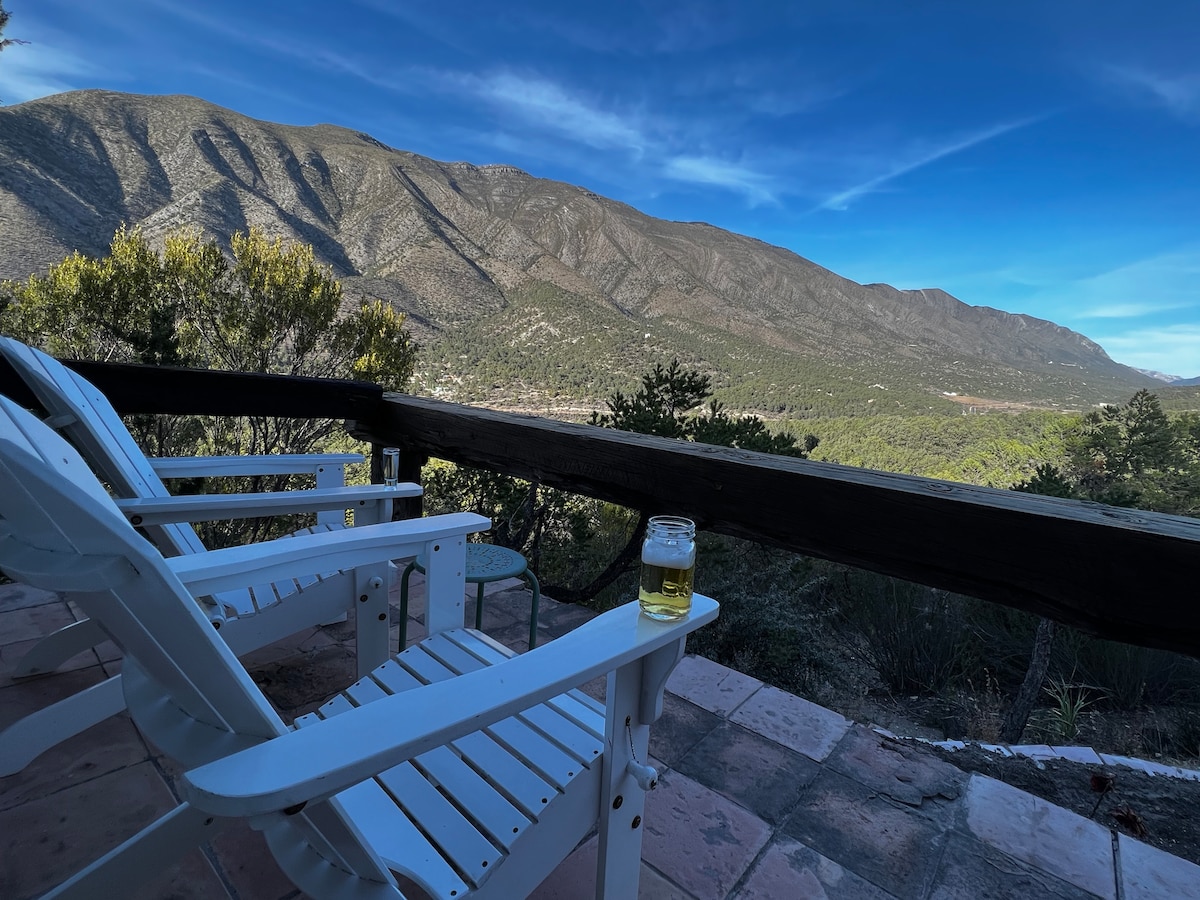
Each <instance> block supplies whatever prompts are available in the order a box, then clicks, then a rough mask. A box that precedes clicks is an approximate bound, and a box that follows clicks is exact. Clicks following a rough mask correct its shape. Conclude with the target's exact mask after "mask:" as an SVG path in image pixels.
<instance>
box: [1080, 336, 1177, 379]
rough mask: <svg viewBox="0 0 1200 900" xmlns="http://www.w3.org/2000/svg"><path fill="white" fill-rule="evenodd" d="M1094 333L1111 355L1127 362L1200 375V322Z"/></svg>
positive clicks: (1166, 370) (1143, 367) (1156, 369)
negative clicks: (1113, 332) (1167, 326)
mask: <svg viewBox="0 0 1200 900" xmlns="http://www.w3.org/2000/svg"><path fill="white" fill-rule="evenodd" d="M1091 337H1092V338H1093V339H1095V340H1096V342H1097V343H1099V344H1100V346H1102V347H1103V348H1104V349H1105V350H1106V351H1108V355H1109V356H1111V357H1112V358H1113V359H1115V360H1117V361H1118V362H1122V363H1125V365H1127V366H1137V367H1138V368H1140V369H1153V370H1154V371H1155V372H1165V373H1166V374H1168V375H1178V376H1181V377H1183V378H1194V377H1196V376H1197V375H1200V323H1197V322H1183V323H1179V324H1175V325H1172V326H1170V327H1169V328H1143V329H1138V330H1136V331H1123V332H1118V333H1115V334H1110V335H1109V334H1093V335H1091Z"/></svg>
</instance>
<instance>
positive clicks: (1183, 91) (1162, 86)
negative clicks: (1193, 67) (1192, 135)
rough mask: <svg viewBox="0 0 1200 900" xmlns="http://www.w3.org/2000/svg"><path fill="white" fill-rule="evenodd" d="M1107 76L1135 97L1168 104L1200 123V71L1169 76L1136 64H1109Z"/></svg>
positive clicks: (1182, 116) (1174, 111) (1179, 114)
mask: <svg viewBox="0 0 1200 900" xmlns="http://www.w3.org/2000/svg"><path fill="white" fill-rule="evenodd" d="M1104 75H1105V77H1106V78H1107V80H1109V81H1110V82H1112V83H1114V84H1116V85H1117V86H1118V87H1121V88H1123V89H1124V90H1126V91H1127V92H1129V93H1131V94H1132V95H1134V96H1135V97H1139V98H1144V99H1147V100H1150V101H1151V102H1152V103H1154V104H1155V105H1157V106H1162V107H1165V108H1166V109H1167V111H1168V112H1170V113H1171V114H1172V115H1174V116H1177V117H1178V118H1180V119H1183V120H1185V121H1188V122H1200V73H1188V74H1184V75H1179V76H1176V77H1170V76H1167V75H1163V74H1161V73H1158V72H1151V71H1150V70H1148V69H1142V68H1138V67H1136V66H1106V67H1105V68H1104Z"/></svg>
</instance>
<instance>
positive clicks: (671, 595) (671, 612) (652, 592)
mask: <svg viewBox="0 0 1200 900" xmlns="http://www.w3.org/2000/svg"><path fill="white" fill-rule="evenodd" d="M695 572H696V566H695V565H694V564H693V565H690V566H688V567H687V568H686V569H678V568H671V567H669V566H656V565H653V564H651V563H645V562H644V563H642V577H641V581H640V583H639V585H638V602H639V603H640V604H641V606H642V612H644V613H645V614H646V615H648V616H649V617H650V618H652V619H680V618H683V617H684V616H686V615H687V614H688V613H689V612H691V609H692V576H693V575H694V574H695Z"/></svg>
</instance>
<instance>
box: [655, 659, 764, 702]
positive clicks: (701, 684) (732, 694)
mask: <svg viewBox="0 0 1200 900" xmlns="http://www.w3.org/2000/svg"><path fill="white" fill-rule="evenodd" d="M760 687H762V682H761V681H759V680H758V679H757V678H751V677H750V676H749V675H743V674H742V673H741V672H738V671H737V670H735V669H730V668H728V667H726V666H723V665H721V664H720V663H715V662H713V661H712V660H711V659H705V658H704V657H703V656H685V657H684V658H683V659H681V660H680V661H679V665H677V666H676V667H675V671H674V672H672V673H671V677H670V678H669V679H668V680H667V690H668V691H670V692H671V693H673V694H677V695H679V696H680V697H683V698H684V699H685V700H690V701H691V702H692V703H695V704H696V705H697V706H699V707H701V708H702V709H707V710H708V711H709V712H714V713H716V714H717V715H719V716H728V715H729V714H730V713H731V712H733V711H734V710H735V709H737V708H738V707H739V706H740V705H741V704H742V703H744V702H745V701H746V699H747V698H749V697H750V695H751V694H753V693H754V692H755V691H757V690H758V689H759V688H760Z"/></svg>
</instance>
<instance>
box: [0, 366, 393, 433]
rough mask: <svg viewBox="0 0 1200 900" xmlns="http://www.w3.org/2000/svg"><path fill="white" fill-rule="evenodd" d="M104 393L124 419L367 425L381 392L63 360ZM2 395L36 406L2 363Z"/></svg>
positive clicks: (314, 381)
mask: <svg viewBox="0 0 1200 900" xmlns="http://www.w3.org/2000/svg"><path fill="white" fill-rule="evenodd" d="M62 362H63V365H65V366H67V367H68V368H70V369H72V370H74V371H76V372H78V373H79V374H80V375H82V376H83V377H84V378H86V379H87V380H88V381H90V382H92V384H94V385H95V386H96V387H98V388H99V389H100V390H101V391H103V392H104V395H105V396H106V397H107V398H108V401H109V402H110V403H111V404H112V405H113V408H114V409H116V411H117V412H119V413H121V414H122V415H127V414H133V413H165V414H167V415H203V416H294V417H296V418H301V419H363V418H367V419H369V418H371V417H372V416H374V415H375V411H376V408H377V407H378V406H379V404H380V403H381V402H382V400H383V393H384V392H383V388H381V387H380V386H379V385H377V384H370V383H368V382H365V381H343V380H339V379H336V378H300V377H296V376H291V375H260V374H257V373H253V372H222V371H218V370H215V369H184V368H175V367H171V366H137V365H127V364H124V363H100V362H91V361H88V360H79V359H64V360H63V361H62ZM0 393H3V394H5V395H7V396H10V397H12V398H13V399H14V400H16V401H17V402H18V403H25V404H28V405H30V406H36V405H37V402H36V400H35V399H34V397H33V394H32V393H30V391H29V390H28V389H27V388H26V387H25V385H24V383H23V382H21V380H20V379H19V378H18V377H17V375H16V373H15V372H13V370H12V367H11V366H9V365H8V363H7V362H6V361H5V360H4V359H3V358H2V357H0Z"/></svg>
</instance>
